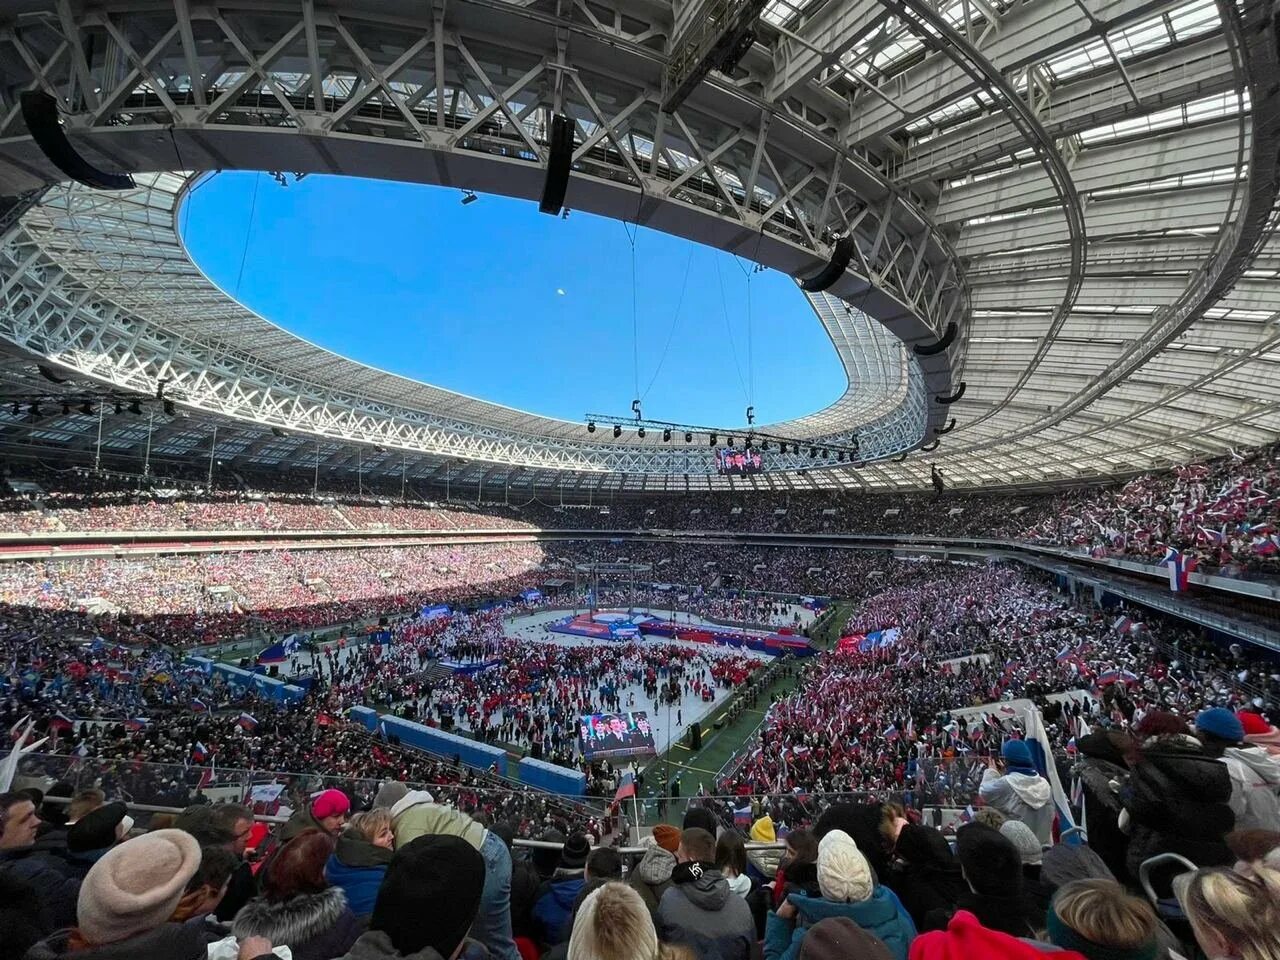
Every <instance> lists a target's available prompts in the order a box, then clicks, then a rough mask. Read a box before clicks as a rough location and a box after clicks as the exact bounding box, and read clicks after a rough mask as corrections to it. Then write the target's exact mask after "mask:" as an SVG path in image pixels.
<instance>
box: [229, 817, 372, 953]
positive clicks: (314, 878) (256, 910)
mask: <svg viewBox="0 0 1280 960" xmlns="http://www.w3.org/2000/svg"><path fill="white" fill-rule="evenodd" d="M333 847H334V841H333V838H332V837H331V836H330V835H329V834H328V833H327V832H325V831H323V830H318V829H312V830H305V831H303V832H302V833H299V834H296V835H294V837H293V839H291V840H289V841H288V842H287V843H285V844H284V845H283V846H282V847H281V848H280V850H279V851H278V852H277V854H276V857H275V859H274V861H273V862H272V864H271V872H270V873H268V874H267V877H266V879H265V880H264V881H263V886H262V894H261V896H258V897H255V898H254V899H252V900H250V901H249V902H248V903H246V904H245V905H244V907H243V908H242V909H241V910H240V912H239V913H238V914H236V918H235V920H234V921H233V922H232V925H231V932H232V933H233V934H235V936H236V938H237V939H243V938H245V937H264V938H266V939H267V940H270V941H271V942H272V943H278V944H283V945H285V946H288V948H289V949H290V951H292V953H293V957H294V960H331V958H333V957H338V956H341V955H342V954H344V953H345V952H346V951H347V950H348V949H350V947H351V945H352V944H353V943H355V941H356V938H357V937H358V936H359V935H360V933H361V923H360V921H359V920H357V919H356V916H355V914H354V913H352V912H351V908H350V907H349V906H347V896H346V894H345V893H343V892H342V889H341V888H340V887H335V886H332V885H331V884H330V883H329V881H328V880H326V879H325V876H324V865H325V863H326V862H327V861H328V859H329V857H330V855H331V854H332V853H333Z"/></svg>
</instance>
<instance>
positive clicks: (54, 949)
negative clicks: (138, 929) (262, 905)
mask: <svg viewBox="0 0 1280 960" xmlns="http://www.w3.org/2000/svg"><path fill="white" fill-rule="evenodd" d="M70 932H71V931H70V930H63V931H60V932H59V933H55V934H54V935H53V936H51V937H49V938H48V939H46V940H42V941H40V942H39V943H37V944H36V945H35V946H34V947H32V948H31V950H30V952H29V953H28V954H27V960H58V958H59V957H70V958H71V960H204V958H205V957H207V956H208V955H209V939H208V937H207V936H206V935H205V931H204V929H203V928H202V927H201V926H200V925H198V924H190V923H166V924H162V925H161V926H159V927H156V929H154V930H149V931H147V932H146V933H143V934H139V935H138V936H136V937H130V938H129V939H128V940H121V941H120V942H119V943H109V944H106V945H104V946H100V947H90V948H89V949H87V950H77V951H75V952H74V953H72V952H71V951H70V950H69V949H68V945H67V937H68V935H69V934H70Z"/></svg>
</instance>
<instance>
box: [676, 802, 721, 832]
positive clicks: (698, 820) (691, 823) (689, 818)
mask: <svg viewBox="0 0 1280 960" xmlns="http://www.w3.org/2000/svg"><path fill="white" fill-rule="evenodd" d="M691 827H697V828H698V829H699V830H705V831H707V833H709V834H711V835H712V836H713V837H714V836H715V835H716V831H717V830H719V829H720V824H719V823H718V822H716V815H715V814H714V813H712V812H711V811H710V810H708V809H707V808H706V807H702V806H692V805H691V806H690V807H689V809H688V810H686V811H685V812H684V822H683V823H681V824H680V831H681V832H682V833H683V832H684V831H685V830H688V829H690V828H691Z"/></svg>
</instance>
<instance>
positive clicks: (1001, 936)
mask: <svg viewBox="0 0 1280 960" xmlns="http://www.w3.org/2000/svg"><path fill="white" fill-rule="evenodd" d="M971 826H972V825H971ZM981 826H983V827H985V826H986V824H981ZM909 960H1085V958H1084V957H1083V956H1082V955H1081V954H1079V953H1076V952H1075V951H1073V950H1061V951H1056V950H1055V951H1047V950H1045V949H1044V948H1043V947H1042V946H1041V945H1038V944H1033V943H1029V942H1027V941H1026V940H1024V939H1019V938H1018V937H1014V936H1011V935H1010V934H1007V933H1004V932H1003V931H1000V930H993V929H991V928H990V927H988V926H986V925H984V924H982V923H980V922H979V920H978V918H977V917H975V916H974V915H973V914H972V913H970V912H969V911H967V910H957V911H956V914H955V916H953V917H952V918H951V920H950V921H949V922H948V923H947V926H946V929H945V930H934V931H932V932H930V933H922V934H920V936H918V937H916V939H915V941H914V942H913V943H912V944H911V955H910V958H909Z"/></svg>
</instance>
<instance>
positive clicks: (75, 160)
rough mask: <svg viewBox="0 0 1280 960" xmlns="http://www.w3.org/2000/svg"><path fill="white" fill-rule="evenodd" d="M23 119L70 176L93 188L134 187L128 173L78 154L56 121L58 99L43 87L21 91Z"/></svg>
mask: <svg viewBox="0 0 1280 960" xmlns="http://www.w3.org/2000/svg"><path fill="white" fill-rule="evenodd" d="M22 119H23V120H24V121H25V122H26V124H27V129H28V130H29V131H31V139H32V140H34V141H35V142H36V146H38V147H39V148H40V149H41V150H42V151H44V155H45V156H46V157H48V158H49V161H50V162H51V163H52V164H53V165H54V166H55V167H57V168H58V169H59V170H61V171H62V172H63V173H65V174H66V175H67V176H68V177H70V178H71V179H72V180H75V181H77V182H78V183H83V184H84V185H85V186H86V187H93V188H94V189H95V190H128V189H130V188H131V187H133V177H131V176H129V175H128V174H127V173H107V172H106V171H105V170H99V169H98V168H97V167H95V166H94V165H93V164H91V163H90V162H89V161H88V160H86V159H85V158H84V157H82V156H80V153H79V152H78V151H77V150H76V148H75V147H73V146H72V145H71V141H70V140H68V139H67V135H66V133H64V132H63V130H62V124H61V123H59V122H58V101H57V100H55V99H54V98H53V97H51V96H49V94H47V93H45V92H44V91H43V90H27V91H24V92H23V94H22Z"/></svg>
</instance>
